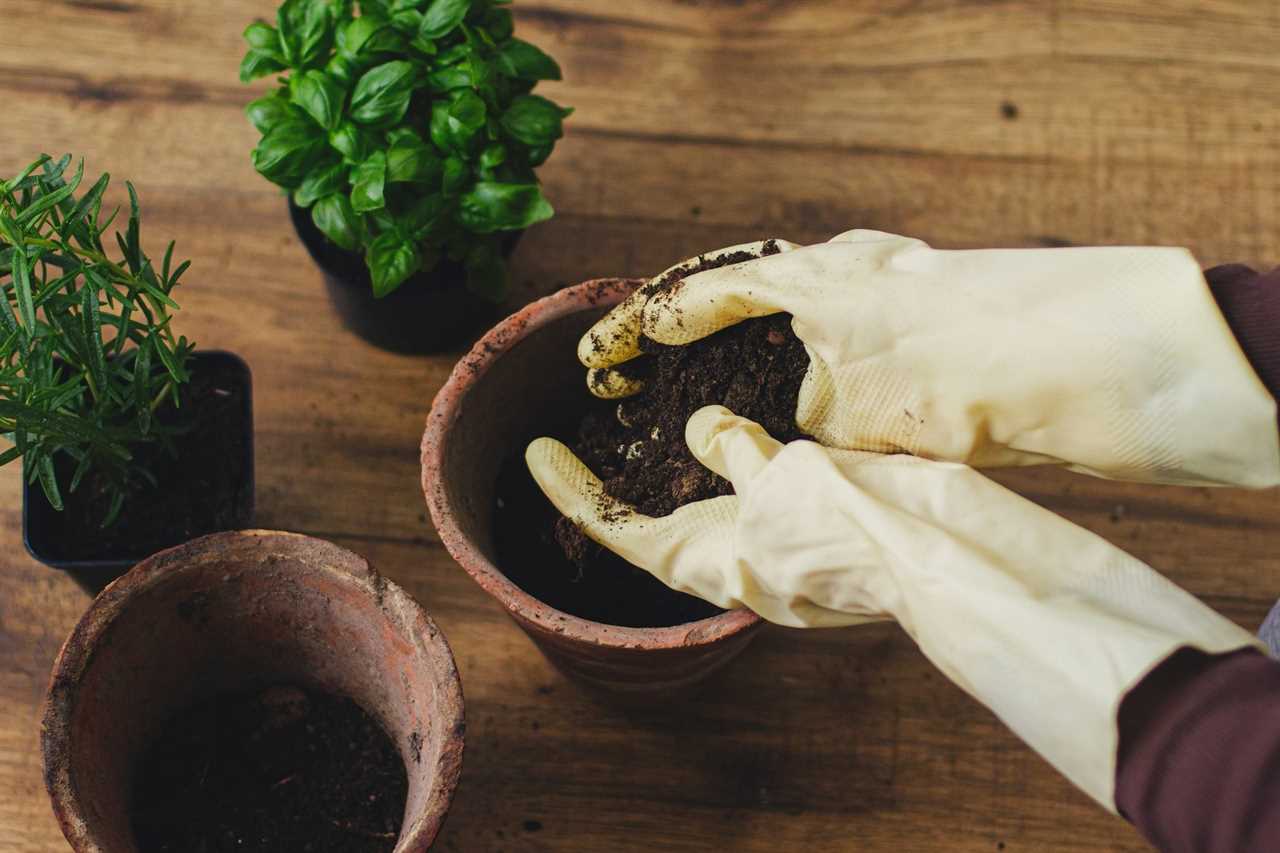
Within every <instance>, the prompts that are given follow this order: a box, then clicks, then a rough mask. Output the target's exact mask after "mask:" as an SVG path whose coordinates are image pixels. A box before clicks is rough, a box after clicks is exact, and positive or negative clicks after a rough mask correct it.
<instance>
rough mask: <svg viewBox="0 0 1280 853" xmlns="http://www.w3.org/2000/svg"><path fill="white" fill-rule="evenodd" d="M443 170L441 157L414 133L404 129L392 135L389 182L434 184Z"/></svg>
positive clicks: (388, 153)
mask: <svg viewBox="0 0 1280 853" xmlns="http://www.w3.org/2000/svg"><path fill="white" fill-rule="evenodd" d="M442 168H443V165H442V164H441V162H440V156H439V155H438V154H436V152H435V150H434V149H433V148H431V146H429V145H427V143H425V142H423V141H422V138H421V137H419V136H418V135H417V134H416V133H414V132H413V131H411V130H409V129H407V128H403V129H401V130H399V131H396V132H395V133H394V134H392V135H391V147H390V148H388V149H387V180H388V181H390V182H391V183H407V182H413V183H424V184H425V183H434V182H435V181H437V180H439V179H440V172H441V169H442Z"/></svg>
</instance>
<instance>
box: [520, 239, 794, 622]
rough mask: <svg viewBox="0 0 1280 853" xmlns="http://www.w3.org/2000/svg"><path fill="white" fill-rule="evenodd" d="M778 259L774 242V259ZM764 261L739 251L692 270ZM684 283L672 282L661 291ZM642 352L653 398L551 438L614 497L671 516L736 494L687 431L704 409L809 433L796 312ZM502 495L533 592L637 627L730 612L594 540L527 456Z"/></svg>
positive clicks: (647, 344)
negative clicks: (555, 502)
mask: <svg viewBox="0 0 1280 853" xmlns="http://www.w3.org/2000/svg"><path fill="white" fill-rule="evenodd" d="M776 252H777V249H776V247H773V246H771V245H769V244H766V247H765V250H764V254H774V253H776ZM753 257H755V255H752V254H747V253H745V252H744V253H740V254H738V255H730V256H728V257H724V258H720V259H718V260H717V261H716V262H713V263H712V262H708V263H704V264H701V265H698V266H696V268H695V269H693V270H691V271H687V272H685V273H683V275H691V274H692V273H693V272H697V271H700V270H703V269H710V268H712V267H714V266H725V265H728V264H732V263H739V262H741V261H745V260H750V259H751V258H753ZM679 282H680V278H679V277H675V276H672V277H671V278H670V279H669V280H664V281H659V282H655V285H654V287H655V289H657V288H662V287H675V286H679ZM641 349H642V350H643V352H644V353H645V354H646V355H645V356H644V357H642V358H640V359H637V360H636V361H635V362H632V363H631V364H630V365H629V366H628V369H629V370H632V371H635V372H636V373H638V374H639V375H641V376H642V377H643V378H644V379H645V380H646V384H645V390H644V391H643V392H641V393H640V394H638V395H636V396H635V397H631V398H628V399H626V400H623V401H620V402H614V403H605V402H602V401H595V402H592V403H589V404H587V405H586V406H585V412H584V413H580V415H579V417H578V418H576V420H575V421H574V422H572V423H570V424H569V425H568V426H567V428H564V429H560V430H549V431H548V432H547V434H549V435H553V436H555V437H557V438H560V439H561V440H562V441H565V442H566V443H567V444H568V445H569V446H570V447H571V448H572V449H573V450H574V452H575V453H577V454H578V456H579V457H580V458H581V459H582V461H583V462H585V463H586V465H587V466H588V467H589V468H590V469H591V470H592V471H593V472H595V474H596V475H597V476H599V477H600V478H601V479H602V480H603V481H604V484H605V491H606V492H608V493H609V494H610V495H612V496H614V497H616V498H618V499H620V500H623V501H626V502H627V503H629V504H632V505H633V506H635V507H637V508H638V509H639V510H640V511H641V512H643V513H645V514H646V515H652V516H663V515H670V514H671V513H672V512H674V511H675V509H676V508H677V507H680V506H683V505H684V504H687V503H692V502H694V501H700V500H706V499H708V498H713V497H718V496H720V495H728V494H732V493H733V487H732V485H731V484H730V483H729V482H728V481H727V480H724V479H723V478H721V477H719V476H718V475H716V474H714V473H713V472H711V471H710V470H708V469H707V468H704V467H703V466H702V465H701V463H699V462H698V461H697V460H696V459H694V458H693V455H692V454H691V453H690V452H689V448H688V445H687V444H686V443H685V440H684V430H685V424H686V423H687V422H688V420H689V418H690V416H691V415H692V414H693V413H694V412H696V411H697V410H698V409H700V408H702V407H703V406H709V405H723V406H727V407H728V408H729V409H731V410H732V411H733V412H734V413H735V414H738V415H741V416H742V417H745V418H750V419H751V420H754V421H757V422H759V423H760V424H761V425H763V426H764V428H765V429H766V430H768V432H769V433H770V434H771V435H772V436H773V437H774V438H777V439H778V440H779V441H784V442H786V441H792V440H794V439H797V438H804V437H805V436H804V434H803V433H802V432H800V430H799V429H797V427H796V425H795V412H796V401H797V398H798V397H799V394H800V384H801V382H802V381H803V380H804V375H805V372H806V371H807V370H808V367H809V356H808V353H806V351H805V348H804V344H802V343H801V342H800V340H799V339H798V338H797V337H796V335H795V333H794V332H793V331H792V330H791V317H790V315H785V314H782V315H775V316H772V317H764V318H760V319H755V320H748V321H746V322H743V323H739V324H737V325H735V326H732V327H730V328H728V329H725V330H723V331H721V332H718V333H716V334H714V335H711V336H710V337H707V338H705V339H703V340H700V341H697V342H695V343H693V344H690V345H688V346H682V347H672V346H664V345H662V344H658V343H656V342H654V341H650V340H648V339H642V340H641ZM497 494H498V499H499V500H498V507H497V512H496V514H495V524H496V525H497V531H498V533H499V535H498V536H497V537H496V538H497V541H498V553H499V560H500V561H501V563H502V566H503V570H504V571H506V572H507V573H508V576H509V577H511V579H512V580H513V581H514V582H515V583H517V584H518V585H519V586H521V587H522V588H523V589H525V590H526V591H527V592H529V593H530V594H531V595H534V596H535V597H537V598H539V599H541V600H543V601H546V602H547V603H549V604H551V605H553V606H555V607H557V608H559V609H561V610H564V611H565V612H568V613H572V614H573V615H575V616H581V617H584V618H587V619H593V620H595V621H599V622H605V623H608V624H613V625H625V626H631V627H656V626H663V625H677V624H682V623H685V622H690V621H694V620H696V619H702V618H706V617H707V616H711V615H714V614H716V613H718V612H720V611H719V610H718V609H717V608H715V607H713V606H712V605H709V604H707V603H706V602H703V601H701V600H700V599H696V598H694V597H692V596H688V595H685V594H683V593H679V592H676V591H674V590H671V589H669V588H668V587H667V586H665V585H664V584H662V583H661V582H660V581H658V580H656V579H654V578H653V577H652V576H650V575H649V574H648V573H647V572H644V571H642V570H640V569H637V568H635V567H634V566H632V565H630V564H629V563H627V562H626V561H625V560H623V559H622V558H620V557H618V556H616V555H615V554H613V553H612V552H610V551H608V550H607V549H605V548H602V547H601V546H599V545H597V544H596V543H595V542H593V541H592V540H591V539H589V538H587V536H586V535H584V534H583V533H582V531H581V530H579V529H578V528H577V526H575V525H574V524H573V523H572V522H570V521H569V520H568V519H566V518H564V517H563V516H561V515H560V514H559V513H558V512H557V511H556V509H555V507H554V506H552V505H551V502H550V501H548V500H547V499H546V497H545V496H543V495H542V492H541V491H540V490H539V489H538V486H537V484H536V483H534V482H533V479H532V478H531V477H530V476H529V473H528V470H527V469H526V468H525V466H524V461H523V459H522V458H513V459H511V460H509V461H508V462H507V464H506V465H504V467H503V470H502V474H501V476H500V478H499V483H498V490H497Z"/></svg>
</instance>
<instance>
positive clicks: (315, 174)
mask: <svg viewBox="0 0 1280 853" xmlns="http://www.w3.org/2000/svg"><path fill="white" fill-rule="evenodd" d="M346 188H347V166H346V164H345V163H335V164H333V165H330V166H321V167H319V168H315V169H312V170H311V171H310V172H308V173H307V177H306V178H304V179H303V181H302V185H301V186H299V187H298V188H297V189H296V190H294V193H293V203H294V204H296V205H297V206H298V207H310V206H311V205H313V204H315V203H316V202H317V201H319V200H320V199H322V198H324V197H325V196H329V195H333V194H334V193H340V192H342V191H343V190H345V189H346Z"/></svg>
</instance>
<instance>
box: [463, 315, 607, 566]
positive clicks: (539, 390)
mask: <svg viewBox="0 0 1280 853" xmlns="http://www.w3.org/2000/svg"><path fill="white" fill-rule="evenodd" d="M607 310H608V306H602V307H600V308H598V309H593V310H588V311H580V312H577V313H575V314H571V315H569V316H567V317H561V318H560V319H558V320H554V321H552V322H551V323H548V324H547V325H546V326H543V327H542V328H539V329H537V330H536V331H534V332H532V333H530V334H529V335H528V336H527V337H526V338H525V339H524V340H522V341H520V342H519V343H517V344H516V345H515V346H513V347H512V348H511V349H510V350H509V351H507V352H506V353H504V354H503V355H502V356H501V357H499V358H498V359H496V360H495V361H494V362H493V363H492V364H491V365H490V367H489V370H488V372H487V373H485V375H484V377H483V378H481V379H480V380H479V381H477V382H476V383H475V384H474V385H472V386H471V388H470V390H469V391H468V392H467V396H466V398H465V399H464V400H463V401H462V404H461V405H460V406H459V414H458V420H457V423H456V425H455V426H454V427H453V428H452V429H451V430H450V431H449V441H448V445H447V446H446V448H445V459H444V477H443V480H444V483H445V488H446V489H448V493H449V494H448V497H449V505H450V506H451V507H452V508H453V510H454V512H455V513H456V521H457V523H458V526H459V528H461V530H462V532H463V533H464V534H465V535H466V537H467V538H468V539H469V540H470V541H471V542H473V543H474V544H475V545H476V547H477V548H479V549H480V552H481V553H482V554H484V556H485V558H486V559H488V560H489V562H490V563H492V564H494V565H499V563H498V555H497V550H496V548H495V546H494V541H493V507H494V487H495V485H496V483H497V480H498V469H499V467H500V466H501V465H502V462H503V460H504V459H506V458H507V457H508V456H510V455H512V454H517V453H518V454H522V453H524V448H525V447H527V446H528V444H529V442H530V441H532V440H533V439H535V438H537V437H539V436H542V435H546V434H547V432H548V429H549V425H553V424H555V423H556V422H557V421H559V420H563V419H564V417H565V415H566V413H568V414H569V415H572V414H574V413H580V412H581V411H582V408H583V406H584V405H585V403H586V401H587V394H588V392H587V385H586V373H585V369H584V368H583V366H582V365H581V364H580V363H579V362H578V358H577V349H578V339H579V338H580V337H582V335H583V333H584V332H586V331H587V329H589V328H590V327H591V325H592V324H593V323H595V321H596V320H598V319H599V318H600V317H602V316H604V313H605V311H607Z"/></svg>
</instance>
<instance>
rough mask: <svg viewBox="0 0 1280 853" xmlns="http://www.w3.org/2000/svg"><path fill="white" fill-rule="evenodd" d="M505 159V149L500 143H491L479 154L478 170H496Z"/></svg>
mask: <svg viewBox="0 0 1280 853" xmlns="http://www.w3.org/2000/svg"><path fill="white" fill-rule="evenodd" d="M506 159H507V149H506V148H504V147H503V146H502V143H501V142H491V143H490V144H488V145H486V146H485V149H484V151H482V152H480V168H481V169H496V168H498V167H499V166H501V165H502V163H503V161H504V160H506Z"/></svg>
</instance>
